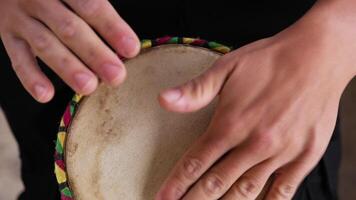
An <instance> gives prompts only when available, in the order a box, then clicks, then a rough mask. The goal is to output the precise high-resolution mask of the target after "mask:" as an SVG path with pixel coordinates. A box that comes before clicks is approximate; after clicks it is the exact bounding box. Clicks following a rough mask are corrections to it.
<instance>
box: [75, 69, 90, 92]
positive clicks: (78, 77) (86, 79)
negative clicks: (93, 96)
mask: <svg viewBox="0 0 356 200" xmlns="http://www.w3.org/2000/svg"><path fill="white" fill-rule="evenodd" d="M74 79H75V82H76V84H77V86H78V87H79V88H80V89H81V90H85V89H86V88H87V87H88V85H89V83H90V81H91V79H92V76H91V75H89V74H87V73H85V72H79V73H77V74H75V75H74Z"/></svg>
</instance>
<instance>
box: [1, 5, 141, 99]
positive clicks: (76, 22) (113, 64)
mask: <svg viewBox="0 0 356 200" xmlns="http://www.w3.org/2000/svg"><path fill="white" fill-rule="evenodd" d="M0 13H1V14H0V36H1V40H2V41H3V43H4V46H5V49H6V51H7V53H8V55H9V57H10V60H11V64H12V67H13V69H14V70H15V72H16V74H17V76H18V78H19V79H20V81H21V83H22V85H23V86H24V87H25V89H26V90H27V91H28V92H29V93H30V94H31V95H32V96H33V97H34V98H35V99H36V100H37V101H39V102H43V103H44V102H48V101H50V100H51V99H52V97H53V95H54V87H53V85H52V83H51V82H50V81H49V80H48V78H47V77H46V76H45V74H44V73H43V72H42V71H41V69H40V68H39V66H38V64H37V62H36V57H38V58H40V59H41V60H42V61H43V62H44V63H46V64H47V65H48V66H49V67H50V68H51V69H52V70H53V71H54V72H55V73H57V74H58V75H59V76H60V77H61V78H62V79H63V80H64V81H65V82H66V83H67V84H68V85H69V86H70V87H71V88H72V89H73V90H74V91H75V92H77V93H80V94H83V95H87V94H90V93H92V92H93V91H94V90H95V89H96V87H97V85H98V78H100V79H102V80H103V81H104V82H106V83H108V84H110V85H112V86H117V85H119V84H120V83H121V82H122V81H123V80H124V78H125V76H126V70H125V67H124V65H123V63H122V61H121V60H120V59H119V56H118V55H117V54H119V55H121V56H123V57H133V56H135V55H136V54H138V52H139V50H140V43H139V39H138V38H137V36H136V34H135V33H134V31H133V30H132V29H131V28H130V27H129V26H128V25H127V23H126V22H125V21H124V20H123V19H122V18H121V17H120V16H119V15H118V13H117V12H116V11H115V9H114V8H113V7H112V5H111V4H110V3H109V1H107V0H63V1H59V0H50V1H45V0H0ZM94 30H95V31H97V33H98V34H100V36H101V37H102V38H103V39H104V40H105V41H106V42H107V43H108V44H109V45H110V46H111V47H112V48H113V49H114V51H116V52H117V54H116V53H115V52H113V51H112V50H111V49H110V48H109V47H108V46H107V45H106V44H105V43H104V42H103V41H102V40H101V39H100V37H99V35H97V34H96V33H95V31H94Z"/></svg>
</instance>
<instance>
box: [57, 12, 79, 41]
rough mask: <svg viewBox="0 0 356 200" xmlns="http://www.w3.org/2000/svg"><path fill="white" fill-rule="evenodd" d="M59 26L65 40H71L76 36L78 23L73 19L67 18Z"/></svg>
mask: <svg viewBox="0 0 356 200" xmlns="http://www.w3.org/2000/svg"><path fill="white" fill-rule="evenodd" d="M61 23H62V24H61V25H60V26H59V31H60V34H61V36H62V37H63V38H65V39H71V38H73V37H74V36H75V35H76V32H77V23H76V20H75V19H74V18H72V17H66V18H65V19H64V20H63V21H62V22H61Z"/></svg>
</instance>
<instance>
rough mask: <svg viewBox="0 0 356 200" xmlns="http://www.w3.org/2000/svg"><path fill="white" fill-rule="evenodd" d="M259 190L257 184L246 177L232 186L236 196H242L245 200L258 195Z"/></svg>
mask: <svg viewBox="0 0 356 200" xmlns="http://www.w3.org/2000/svg"><path fill="white" fill-rule="evenodd" d="M259 189H260V185H259V183H258V182H257V181H256V180H253V179H251V178H248V177H243V178H241V180H240V181H239V182H238V183H237V184H236V185H235V186H234V191H235V194H236V196H242V197H244V198H247V199H250V198H253V197H255V196H256V195H257V194H258V191H259Z"/></svg>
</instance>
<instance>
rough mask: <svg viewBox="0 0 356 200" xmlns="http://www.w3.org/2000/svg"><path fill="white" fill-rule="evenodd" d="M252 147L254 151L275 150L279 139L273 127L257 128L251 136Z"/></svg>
mask: <svg viewBox="0 0 356 200" xmlns="http://www.w3.org/2000/svg"><path fill="white" fill-rule="evenodd" d="M253 139H254V141H253V144H254V145H253V148H254V149H255V150H256V151H259V152H261V151H266V150H271V151H275V150H277V149H278V148H279V146H280V145H279V139H278V137H276V134H275V132H274V130H273V129H267V130H259V131H257V132H256V135H255V137H254V138H253Z"/></svg>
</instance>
